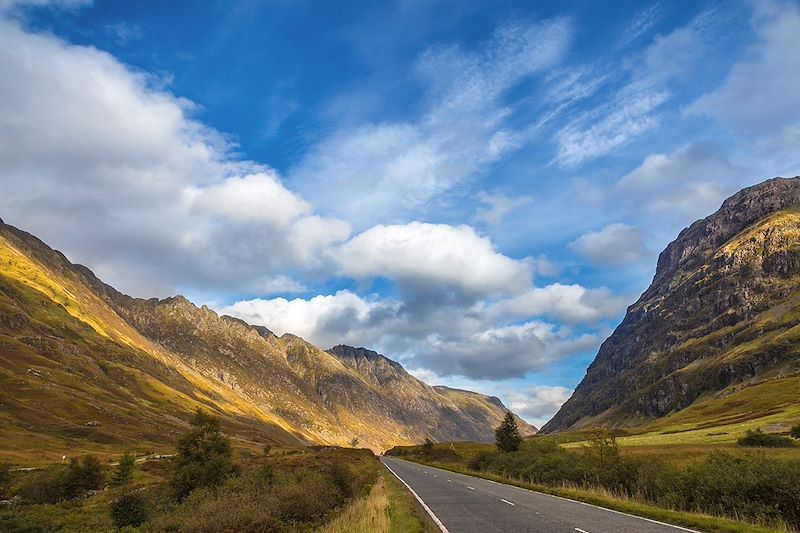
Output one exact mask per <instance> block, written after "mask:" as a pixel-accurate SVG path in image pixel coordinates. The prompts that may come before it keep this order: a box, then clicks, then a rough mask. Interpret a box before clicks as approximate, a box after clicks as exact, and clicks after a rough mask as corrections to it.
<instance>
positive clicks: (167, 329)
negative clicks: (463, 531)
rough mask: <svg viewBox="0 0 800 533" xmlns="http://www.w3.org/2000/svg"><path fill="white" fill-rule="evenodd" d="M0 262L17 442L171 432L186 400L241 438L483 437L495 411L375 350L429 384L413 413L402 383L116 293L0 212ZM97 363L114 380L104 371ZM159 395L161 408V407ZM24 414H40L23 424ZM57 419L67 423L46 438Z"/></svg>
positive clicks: (298, 343)
mask: <svg viewBox="0 0 800 533" xmlns="http://www.w3.org/2000/svg"><path fill="white" fill-rule="evenodd" d="M0 266H2V269H0V296H1V297H2V300H0V304H2V305H0V353H2V355H3V357H2V359H0V379H2V382H3V383H4V384H13V385H12V386H9V387H8V388H6V391H5V393H2V394H0V421H3V420H4V421H5V422H7V423H9V424H11V425H12V426H13V427H14V432H13V433H14V434H15V435H16V436H17V437H20V436H21V437H23V440H26V441H28V442H34V441H35V442H37V443H45V444H48V445H50V446H52V447H55V448H57V447H59V446H62V445H63V442H70V443H72V444H76V443H79V442H83V443H84V444H85V439H83V435H85V434H90V435H92V436H93V437H97V436H98V435H99V436H102V438H103V439H106V440H114V438H116V439H117V440H122V441H125V442H130V441H133V440H136V439H137V438H138V439H141V438H144V440H145V441H148V439H151V437H148V436H147V434H146V433H145V432H144V431H143V427H163V428H164V430H165V432H166V433H169V434H177V433H178V432H179V431H180V429H181V427H182V425H183V419H185V416H183V415H181V413H187V412H188V411H190V410H191V409H193V408H196V407H203V408H207V409H211V410H213V411H215V412H217V413H218V414H220V415H221V416H223V424H226V425H228V426H229V427H231V428H233V429H234V430H235V431H238V432H240V438H241V439H242V440H244V441H248V442H251V441H254V440H257V439H259V438H262V439H266V440H272V441H275V442H283V443H317V444H338V445H346V444H348V443H350V442H352V441H354V440H356V441H358V442H359V443H361V444H360V445H362V446H368V447H371V448H373V449H375V450H383V449H386V448H388V447H391V446H393V445H395V444H398V443H413V442H420V441H422V440H423V439H424V438H425V437H430V438H433V439H434V440H488V439H490V438H491V435H492V430H493V428H494V426H496V425H497V424H498V423H499V421H500V418H501V417H500V416H498V414H499V413H498V410H497V409H494V408H492V409H487V410H486V411H485V412H484V413H483V416H482V417H478V418H476V417H475V415H474V413H473V412H472V411H470V412H468V413H467V412H462V410H461V409H460V407H459V406H458V405H457V404H455V403H454V402H453V401H451V400H449V399H448V398H446V397H445V396H442V395H440V394H438V393H435V391H433V389H432V388H430V387H428V386H427V385H425V386H424V387H422V386H421V385H416V384H414V382H418V380H416V378H413V376H410V375H409V374H408V373H407V372H405V369H403V368H402V366H401V365H399V363H396V362H394V361H391V360H389V359H387V358H383V356H381V357H382V358H383V359H382V360H385V361H390V362H391V365H389V366H390V367H391V368H394V370H395V372H397V373H398V376H400V377H401V378H403V379H405V380H407V383H405V386H407V387H408V386H412V385H413V386H419V387H421V390H425V391H427V390H428V389H430V391H433V392H434V394H435V396H430V397H428V398H427V400H428V404H427V410H423V412H424V414H425V420H424V422H420V420H419V419H417V418H416V417H418V416H419V415H420V413H421V411H419V409H417V410H416V411H415V410H413V409H411V410H409V409H407V408H406V407H404V403H403V402H401V401H400V400H401V399H402V390H401V389H398V390H395V391H394V392H393V393H392V394H389V393H387V391H385V390H382V388H381V387H380V386H378V385H376V384H374V383H371V382H370V381H369V380H368V379H367V377H365V376H364V375H363V374H362V373H360V372H358V371H357V369H354V368H350V367H348V366H346V365H345V364H343V363H342V362H341V361H340V360H339V359H338V358H336V357H334V356H333V355H331V354H329V353H328V352H325V351H323V350H320V349H319V348H317V347H315V346H313V345H311V344H310V343H308V342H306V341H304V340H303V339H301V338H299V337H296V336H294V335H291V334H285V335H282V336H281V337H278V336H276V335H274V334H273V333H272V332H271V331H270V330H269V329H268V328H266V327H263V326H253V325H250V324H248V323H247V322H245V321H243V320H241V319H238V318H235V317H230V316H226V315H222V316H220V315H218V314H217V313H215V312H214V311H213V310H211V309H209V308H208V307H206V306H203V307H197V306H195V305H194V304H193V303H192V302H190V301H189V300H188V299H186V298H185V297H183V296H180V295H178V296H172V297H169V298H163V299H157V298H150V299H141V298H134V297H131V296H128V295H125V294H123V293H121V292H119V291H117V290H116V289H114V288H113V287H112V286H110V285H108V284H106V283H104V282H103V281H102V280H100V279H99V278H98V277H97V276H95V275H94V273H93V272H92V271H91V270H90V269H88V268H87V267H85V266H82V265H74V264H72V263H71V262H69V260H68V259H67V257H66V256H64V254H62V253H60V252H58V251H56V250H53V249H52V248H50V247H49V246H47V245H46V244H45V243H44V242H43V241H41V240H40V239H38V238H36V237H35V236H33V235H31V234H29V233H27V232H24V231H22V230H18V229H16V228H14V227H13V226H9V225H7V224H4V223H3V224H1V225H0ZM32 338H33V340H32ZM37 338H38V339H39V340H35V339H37ZM26 342H27V344H26ZM48 346H50V347H51V348H48ZM52 346H58V348H52ZM54 350H55V351H54ZM110 354H111V355H110ZM112 355H113V357H112ZM15 362H16V363H20V364H14V363H15ZM23 362H24V363H25V364H24V365H22V363H23ZM387 364H388V363H387ZM22 366H24V367H25V368H22ZM78 367H80V368H84V367H85V370H84V371H83V372H84V374H85V375H86V376H91V377H90V378H89V379H88V381H86V382H85V383H84V385H85V386H84V387H83V388H80V387H78V388H76V387H74V386H73V382H72V380H73V378H71V377H68V376H70V375H71V374H70V371H71V370H72V369H74V368H78ZM107 367H108V368H107ZM104 368H105V370H103V369H104ZM109 368H110V369H109ZM28 369H30V370H31V371H30V372H28ZM48 372H50V375H51V378H48V379H45V378H44V377H42V378H36V379H37V380H41V381H43V382H44V381H46V383H43V384H42V385H43V386H42V387H41V388H36V389H35V390H31V389H30V385H29V381H27V380H26V379H27V378H30V377H31V376H36V375H37V374H38V375H40V376H47V375H48V374H47V373H48ZM106 372H108V373H109V375H114V376H117V378H119V379H118V381H120V383H117V382H114V380H113V379H108V378H107V376H106ZM117 374H119V375H117ZM132 376H135V379H134V378H133V377H132ZM62 380H63V382H62ZM411 380H414V382H412V381H411ZM134 381H135V382H136V383H137V384H138V385H137V386H136V387H134V384H133V382H134ZM65 383H66V384H68V385H65ZM419 383H420V384H421V382H419ZM125 387H127V390H126V389H125ZM137 387H138V388H137ZM142 387H144V388H142ZM425 387H428V389H425ZM140 389H141V390H140ZM15 394H16V397H15V396H14V395H15ZM92 397H94V398H96V397H106V398H109V400H108V401H109V402H110V403H109V405H113V406H115V407H114V412H113V416H111V415H108V416H101V415H95V416H94V418H97V419H98V420H99V427H98V426H93V427H92V429H87V427H85V426H84V422H89V421H94V418H92V416H90V415H88V414H86V415H85V416H84V415H83V412H84V411H86V409H85V408H84V407H85V406H87V405H89V404H96V405H100V404H97V401H94V400H91V398H92ZM123 397H124V398H125V400H124V401H123V400H122V399H121V398H123ZM65 398H69V399H70V400H69V401H70V402H72V405H74V406H75V407H76V411H80V412H81V416H80V417H78V416H77V415H74V416H73V414H70V413H69V412H60V414H59V415H58V416H56V417H50V418H48V417H39V418H38V419H37V416H35V412H34V409H33V406H34V405H35V404H36V403H37V402H40V403H41V402H42V401H44V402H45V403H46V404H48V405H53V409H54V410H56V411H58V410H59V409H57V408H56V406H55V404H56V403H57V400H59V399H60V400H63V401H66V400H65ZM4 400H8V401H7V402H6V401H4ZM112 400H113V401H112ZM115 402H116V403H115ZM411 403H412V404H413V402H411ZM11 404H14V405H17V406H22V405H23V404H25V405H24V407H25V408H24V409H21V411H20V412H22V413H23V416H22V417H19V416H17V415H15V414H14V413H12V412H10V411H9V409H8V408H7V406H8V405H11ZM117 404H119V405H117ZM157 405H161V406H169V407H168V408H166V407H165V408H164V412H163V413H162V412H160V411H158V409H156V408H155V407H156V406H157ZM126 406H127V407H126ZM136 410H140V413H141V416H140V418H141V423H133V421H132V422H131V424H132V425H131V427H132V428H134V429H136V431H133V429H132V430H131V431H130V432H126V431H125V430H122V431H119V428H117V424H118V420H122V419H123V418H126V419H128V420H130V419H131V416H130V413H131V412H132V411H136ZM61 411H63V409H61ZM126 413H127V414H126ZM503 414H504V413H503ZM83 418H88V419H89V420H85V421H84V420H82V419H83ZM34 419H37V420H38V421H37V422H36V423H32V421H33V420H34ZM54 428H61V429H58V431H66V432H67V433H70V435H72V434H74V435H75V436H70V437H67V438H63V439H62V438H61V437H59V436H55V437H54V436H53V431H55V430H54ZM58 431H57V432H58ZM115 431H116V432H117V437H115V436H114V433H115ZM143 435H144V437H142V436H143ZM166 438H167V437H166V436H165V438H164V439H155V440H154V441H153V440H152V439H151V441H150V442H152V443H154V444H158V443H159V442H163V441H165V439H166ZM81 439H83V441H82V440H81ZM167 440H168V439H167ZM60 442H61V443H62V444H58V443H60ZM0 444H3V445H6V444H7V445H8V446H11V447H12V448H13V446H14V442H13V439H11V438H10V439H8V440H7V441H5V442H3V439H0ZM108 445H109V446H111V445H113V443H112V442H109V443H108Z"/></svg>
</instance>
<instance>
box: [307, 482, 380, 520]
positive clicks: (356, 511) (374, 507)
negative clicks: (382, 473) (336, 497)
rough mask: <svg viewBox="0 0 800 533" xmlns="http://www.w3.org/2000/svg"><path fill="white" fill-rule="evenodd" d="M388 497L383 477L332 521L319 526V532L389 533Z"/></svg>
mask: <svg viewBox="0 0 800 533" xmlns="http://www.w3.org/2000/svg"><path fill="white" fill-rule="evenodd" d="M390 525H391V521H390V519H389V497H388V495H387V492H386V483H385V482H384V480H383V478H382V477H380V478H378V482H377V483H375V485H373V487H372V490H371V491H370V493H369V494H368V495H367V496H365V497H363V498H359V499H358V500H356V501H355V502H353V503H352V504H351V505H349V506H348V507H346V508H345V509H344V511H342V513H341V514H340V515H339V516H337V517H336V518H335V519H334V520H333V521H332V522H330V523H329V524H327V525H325V526H323V527H321V528H320V529H319V530H318V531H319V532H320V533H389V531H390Z"/></svg>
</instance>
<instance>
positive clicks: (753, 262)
mask: <svg viewBox="0 0 800 533" xmlns="http://www.w3.org/2000/svg"><path fill="white" fill-rule="evenodd" d="M798 375H800V177H796V178H791V179H785V178H775V179H772V180H769V181H766V182H764V183H761V184H759V185H756V186H753V187H749V188H747V189H743V190H742V191H740V192H738V193H737V194H735V195H733V196H732V197H730V198H728V199H727V200H726V201H725V202H724V203H723V205H722V207H721V208H720V209H719V210H718V211H717V212H716V213H714V214H712V215H710V216H709V217H707V218H705V219H703V220H699V221H697V222H695V223H694V224H692V225H691V226H690V227H689V228H687V229H685V230H683V231H682V232H681V233H680V235H679V236H678V238H677V239H676V240H675V241H674V242H672V243H671V244H670V245H669V246H667V248H666V249H665V250H664V251H663V252H662V253H661V255H660V256H659V259H658V267H657V270H656V274H655V277H654V279H653V282H652V284H651V285H650V287H649V288H648V289H647V290H646V291H645V292H644V293H643V294H642V296H641V297H640V298H639V300H638V301H637V302H636V303H634V304H633V305H631V306H630V307H629V308H628V312H627V314H626V316H625V318H624V320H623V321H622V323H621V324H620V325H619V327H617V329H616V330H615V331H614V333H613V334H612V335H611V336H610V337H609V338H608V339H607V340H606V341H605V342H604V343H603V345H602V346H601V347H600V350H599V352H598V354H597V357H596V359H595V360H594V362H593V363H592V364H591V365H590V367H589V369H588V370H587V373H586V377H585V378H584V379H583V381H582V382H581V383H580V385H579V386H578V387H577V388H576V390H575V393H574V394H573V396H572V397H571V398H570V399H569V400H568V401H567V402H566V403H565V404H564V405H563V406H562V408H561V410H560V411H559V412H558V413H557V414H556V415H555V416H554V417H553V419H552V420H551V421H550V422H548V423H547V424H546V425H545V427H544V428H543V429H542V430H543V431H544V432H553V431H559V430H566V429H570V428H577V427H584V426H591V425H607V426H608V425H612V426H637V425H642V424H644V423H646V422H649V421H652V420H653V419H657V418H660V417H664V416H665V415H670V414H673V413H678V414H677V415H675V416H678V415H679V414H680V413H679V411H681V410H682V409H685V408H687V407H689V406H691V405H692V404H693V403H694V402H696V401H698V400H700V401H701V402H703V406H704V407H703V408H702V409H706V410H708V412H713V411H714V410H715V409H714V407H713V405H712V404H714V402H715V401H720V402H722V401H723V400H724V399H725V398H726V397H727V396H730V395H733V394H737V393H739V392H740V391H741V390H742V389H744V388H747V387H752V386H758V387H761V388H762V389H761V390H762V391H766V390H767V389H768V388H769V387H770V385H771V384H774V386H776V387H777V386H779V385H778V384H780V386H781V387H782V389H781V390H782V391H783V393H782V394H781V395H775V397H774V401H773V402H772V404H770V405H765V404H764V402H758V406H757V407H756V406H754V407H753V408H752V409H749V408H748V406H747V405H746V404H747V402H750V401H753V400H754V398H753V397H752V396H749V395H741V394H740V395H739V396H740V397H742V398H745V397H747V398H750V399H749V400H748V399H743V400H741V401H742V402H745V404H744V405H741V406H739V408H740V409H739V411H743V412H746V413H747V414H746V415H744V416H745V418H746V417H750V418H757V417H759V416H762V415H764V414H765V413H769V412H771V413H773V414H774V413H775V412H784V413H785V414H786V417H789V416H790V413H789V411H787V410H786V409H787V405H792V404H795V405H796V404H797V403H798V401H800V386H798V385H797V380H794V383H795V385H794V386H793V387H792V386H789V387H788V388H787V387H784V384H785V383H786V379H787V378H789V381H792V378H793V377H796V376H798ZM768 396H769V395H768ZM787 402H788V404H787ZM699 404H700V402H698V405H699ZM698 409H700V408H698ZM698 409H695V411H696V412H702V409H700V410H698ZM776 410H777V411H776ZM722 414H723V413H717V415H718V416H722ZM787 419H788V418H787ZM699 422H701V421H700V420H698V423H699Z"/></svg>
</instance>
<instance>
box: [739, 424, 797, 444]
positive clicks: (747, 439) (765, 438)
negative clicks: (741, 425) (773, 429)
mask: <svg viewBox="0 0 800 533" xmlns="http://www.w3.org/2000/svg"><path fill="white" fill-rule="evenodd" d="M736 442H737V443H738V444H739V446H744V447H766V448H791V447H792V446H795V443H794V441H793V440H792V439H790V438H789V437H783V436H781V435H773V434H771V433H764V432H763V431H761V428H757V429H756V430H755V431H753V430H750V429H748V430H747V432H745V434H744V436H743V437H741V438H739V440H738V441H736Z"/></svg>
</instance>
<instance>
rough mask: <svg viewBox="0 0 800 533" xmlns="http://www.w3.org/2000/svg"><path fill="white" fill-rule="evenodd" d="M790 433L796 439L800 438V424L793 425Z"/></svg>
mask: <svg viewBox="0 0 800 533" xmlns="http://www.w3.org/2000/svg"><path fill="white" fill-rule="evenodd" d="M789 434H790V435H791V436H792V437H794V438H796V439H800V424H797V425H796V426H794V427H792V431H791V432H790V433H789Z"/></svg>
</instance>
